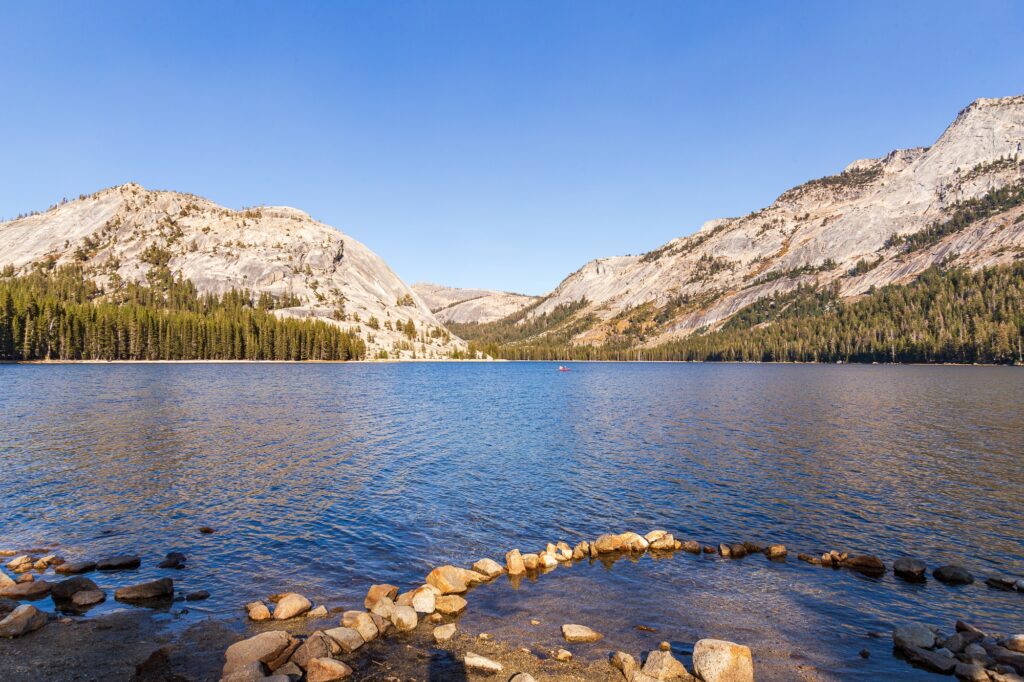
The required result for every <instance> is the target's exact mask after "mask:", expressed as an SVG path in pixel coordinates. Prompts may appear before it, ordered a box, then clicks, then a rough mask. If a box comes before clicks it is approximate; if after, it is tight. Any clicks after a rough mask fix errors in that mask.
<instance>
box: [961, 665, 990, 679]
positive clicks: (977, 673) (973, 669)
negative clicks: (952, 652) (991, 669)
mask: <svg viewBox="0 0 1024 682" xmlns="http://www.w3.org/2000/svg"><path fill="white" fill-rule="evenodd" d="M953 674H954V675H956V677H957V679H958V680H964V681H965V682H989V677H988V673H987V672H985V668H984V666H980V665H977V664H973V663H957V664H956V667H955V668H954V669H953Z"/></svg>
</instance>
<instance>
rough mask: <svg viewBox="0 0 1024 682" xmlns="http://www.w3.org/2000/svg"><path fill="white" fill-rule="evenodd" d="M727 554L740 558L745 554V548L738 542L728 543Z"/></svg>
mask: <svg viewBox="0 0 1024 682" xmlns="http://www.w3.org/2000/svg"><path fill="white" fill-rule="evenodd" d="M729 556H731V557H732V558H733V559H741V558H743V557H745V556H747V548H746V546H745V545H742V544H740V543H738V542H736V543H733V544H731V545H729Z"/></svg>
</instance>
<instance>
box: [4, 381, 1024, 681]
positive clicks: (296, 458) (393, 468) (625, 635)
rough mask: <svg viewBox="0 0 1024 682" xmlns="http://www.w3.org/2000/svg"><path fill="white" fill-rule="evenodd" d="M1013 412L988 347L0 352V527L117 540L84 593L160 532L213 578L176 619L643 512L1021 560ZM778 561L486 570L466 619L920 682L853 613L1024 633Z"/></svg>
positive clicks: (1022, 398)
mask: <svg viewBox="0 0 1024 682" xmlns="http://www.w3.org/2000/svg"><path fill="white" fill-rule="evenodd" d="M1022 405H1024V373H1022V371H1021V370H1019V369H1014V368H985V367H888V366H839V367H837V366H771V365H700V364H576V365H573V371H572V372H569V373H558V372H556V371H555V366H554V365H550V364H546V363H462V364H460V363H436V364H432V363H422V364H414V363H406V364H347V365H250V364H241V365H202V364H175V365H167V364H165V365H57V366H50V365H18V366H13V365H7V366H0V416H2V429H0V462H2V469H0V483H2V485H3V491H4V495H3V497H2V499H0V529H2V530H0V544H3V545H5V546H10V547H12V548H18V547H27V546H34V545H42V544H45V543H48V542H57V543H59V544H60V548H59V553H61V554H62V555H63V556H65V557H66V558H68V559H73V558H98V557H101V556H103V555H107V554H111V553H120V552H127V551H130V552H137V553H140V554H142V555H143V557H144V564H143V567H142V569H141V570H140V571H138V572H135V573H133V574H130V577H129V576H126V575H102V576H100V577H99V578H96V580H97V581H98V582H100V584H101V586H103V587H115V586H118V585H120V584H123V583H124V582H126V581H129V580H131V581H134V580H141V579H143V578H149V577H155V576H158V575H163V574H165V573H168V572H167V571H161V570H159V569H157V568H156V563H157V562H158V560H159V558H160V557H162V556H163V554H165V553H166V552H169V551H172V550H178V551H183V552H185V553H186V554H187V555H188V556H189V568H188V569H186V570H184V571H175V572H170V574H171V575H172V577H174V578H175V580H176V583H177V586H178V588H179V589H180V590H184V591H189V590H194V589H207V590H209V591H210V592H211V593H212V597H211V598H210V599H209V600H208V601H205V602H201V603H198V604H197V605H192V604H190V605H189V608H190V611H191V613H190V614H189V615H188V616H186V617H184V618H181V619H180V620H182V621H185V622H187V621H188V620H189V619H194V618H201V617H206V616H209V615H212V616H214V617H218V618H226V619H236V620H237V619H238V616H239V613H240V606H241V605H242V604H244V603H245V602H247V601H251V600H253V599H257V598H262V597H265V596H266V595H267V594H270V593H272V592H279V591H282V590H284V589H296V590H298V591H302V592H304V593H306V594H308V595H309V596H310V597H311V598H313V599H314V601H316V602H325V603H327V604H328V605H354V604H357V603H361V601H362V595H363V593H364V592H365V589H366V587H367V586H368V585H369V584H370V583H371V582H382V581H387V582H394V583H396V584H400V585H413V584H415V583H416V582H417V581H421V580H422V576H423V575H424V574H425V573H426V572H427V571H428V570H429V568H430V567H432V566H435V565H438V564H441V563H448V562H451V563H461V564H466V563H469V562H472V561H473V560H475V559H477V558H480V557H481V556H492V557H494V558H497V559H499V560H500V559H501V557H502V555H503V554H504V552H505V551H506V550H507V549H508V548H511V547H520V548H522V549H523V550H524V551H526V550H536V549H538V548H540V547H542V546H543V544H544V543H545V542H547V541H549V540H558V539H564V540H566V541H568V542H570V543H575V542H576V541H578V540H580V539H589V538H593V537H594V536H595V535H597V534H599V533H602V532H607V531H619V530H638V531H639V532H641V533H644V532H646V531H647V530H651V529H654V528H665V529H668V530H670V531H672V532H674V533H675V534H676V535H677V537H681V538H683V539H689V538H693V539H698V540H702V541H705V542H708V543H717V542H719V541H740V540H744V539H756V540H761V541H772V542H783V543H785V544H786V545H788V546H789V547H790V549H791V551H792V552H793V555H794V556H795V553H796V552H797V551H816V552H820V551H822V550H825V549H829V548H833V547H834V548H837V549H842V550H849V551H851V552H870V553H875V554H878V555H879V556H881V557H883V559H885V560H886V562H887V563H889V564H891V561H892V560H893V559H895V558H897V557H899V556H905V555H909V556H916V557H920V558H922V559H924V560H925V561H926V562H927V563H928V564H929V565H930V566H931V567H935V566H937V565H939V564H940V563H945V562H958V563H964V564H965V565H966V566H968V567H969V568H971V569H972V570H973V571H974V572H975V573H976V574H978V575H979V576H980V575H986V574H989V573H994V572H999V573H1009V574H1014V575H1018V576H1020V575H1022V574H1024V551H1022V550H1024V546H1022V542H1021V530H1020V529H1021V527H1022V522H1024V511H1022V502H1024V495H1022V493H1021V491H1022V490H1024V467H1022V462H1024V459H1022V457H1024V455H1022V452H1024V409H1022ZM203 525H208V526H212V527H214V528H215V529H216V530H217V532H216V533H214V534H213V535H200V534H199V533H198V532H197V529H198V527H199V526H203ZM794 556H791V557H790V560H789V561H788V562H785V563H782V564H778V563H774V562H768V561H767V560H765V559H764V558H763V557H760V556H754V557H748V558H745V559H743V560H741V561H727V560H722V559H719V558H717V557H692V556H689V555H685V554H679V555H676V556H675V557H674V558H672V559H654V558H651V557H644V558H643V559H641V560H639V561H635V562H630V561H628V560H625V561H620V562H618V563H616V564H615V565H614V566H612V567H611V568H610V569H609V568H606V567H605V566H603V565H602V564H601V563H599V562H598V563H594V564H582V565H576V566H573V567H572V568H559V569H558V570H556V571H555V572H554V573H553V574H551V575H546V576H543V577H541V578H540V579H539V580H537V581H536V582H531V581H524V582H523V583H522V584H521V585H519V586H518V589H517V590H516V592H515V595H514V596H512V594H511V592H512V590H513V587H514V586H513V585H511V584H510V583H509V582H508V581H506V580H504V579H503V580H502V581H499V582H498V583H497V584H494V585H492V586H489V587H487V588H485V589H481V590H477V591H476V592H475V593H474V595H473V597H472V598H471V609H470V611H469V612H468V613H467V615H466V616H465V617H464V621H465V625H466V627H468V628H474V627H475V628H479V629H484V628H486V629H488V630H489V631H491V632H494V633H496V634H498V635H499V636H504V637H508V638H510V639H515V638H519V639H523V640H524V643H527V644H532V645H535V646H537V647H538V648H543V647H552V646H557V645H560V644H559V637H558V632H557V629H558V626H559V625H561V623H563V622H585V623H588V624H591V625H593V626H595V627H597V628H598V629H601V630H603V631H604V632H605V633H606V635H607V639H606V642H605V643H603V644H602V645H601V647H600V649H599V651H597V652H596V653H603V652H605V651H607V650H608V649H610V648H612V647H619V646H621V647H624V648H627V649H629V650H632V651H633V652H634V654H635V653H639V651H640V650H641V649H644V650H646V649H651V648H654V647H655V646H656V644H657V642H658V641H660V640H662V639H670V640H671V641H673V643H674V646H676V647H677V649H678V650H679V651H680V652H682V653H685V652H686V651H687V648H688V647H689V646H690V645H692V642H693V641H694V640H696V639H698V638H700V637H704V636H718V637H725V638H729V639H734V640H736V641H741V642H744V643H748V644H750V645H751V646H752V647H753V648H754V652H755V657H756V659H757V660H758V661H759V662H761V661H763V662H764V670H765V671H766V672H767V673H769V677H770V678H774V679H795V678H797V677H799V676H801V675H804V674H806V675H807V676H813V675H817V676H818V677H825V678H828V677H830V676H833V675H834V676H836V677H840V678H843V679H864V680H867V679H879V678H880V677H886V676H891V675H897V674H899V675H902V676H906V677H907V678H908V679H916V677H920V678H922V679H926V678H927V675H925V674H924V673H920V672H917V671H914V670H912V669H911V668H910V667H909V666H907V665H906V664H904V663H902V662H900V661H897V660H895V659H893V657H892V656H891V652H890V650H891V643H890V642H889V641H887V640H877V639H871V638H869V637H867V636H866V633H868V632H869V631H875V630H885V629H888V628H890V627H891V626H892V625H893V624H896V623H900V622H904V621H907V620H918V621H921V622H925V623H930V624H937V625H943V626H945V627H947V629H948V628H950V627H951V626H952V623H953V621H954V620H955V619H956V618H965V619H968V620H972V621H974V622H977V623H978V624H980V625H983V626H986V627H991V628H994V629H997V630H1001V631H1015V632H1020V631H1024V595H1018V594H1007V593H1002V592H995V591H993V590H990V589H988V588H987V587H985V586H984V585H983V584H981V582H980V581H979V582H978V583H976V584H975V585H972V586H968V587H964V588H949V587H945V586H943V585H940V584H938V583H936V582H934V581H931V582H929V583H928V584H927V585H925V586H912V585H906V584H903V583H900V582H898V581H896V580H894V579H893V577H892V576H891V574H890V575H888V576H887V577H885V578H883V579H881V580H871V579H866V578H862V577H858V576H856V575H854V574H851V573H849V572H847V571H831V570H827V569H820V568H815V567H811V566H808V565H806V564H803V563H801V562H797V561H796V560H795V558H794ZM93 575H95V574H93ZM91 577H92V576H91ZM115 608H124V607H123V606H120V605H118V604H116V602H112V601H111V602H108V603H106V604H104V605H102V606H100V607H98V608H97V609H95V610H94V611H93V612H92V613H102V612H103V611H106V610H111V609H115ZM531 618H538V619H540V620H542V625H541V626H527V625H526V624H527V623H528V621H529V619H531ZM638 624H644V625H647V626H650V627H654V628H656V629H657V630H658V632H657V633H650V632H644V631H639V630H636V629H635V626H636V625H638ZM239 627H244V624H243V623H240V624H239ZM865 647H866V648H868V650H869V651H870V652H871V653H872V656H871V658H870V659H868V660H867V661H864V660H862V659H860V658H859V657H858V656H857V652H858V651H859V650H860V649H861V648H865ZM589 653H595V652H589ZM578 654H579V655H588V650H587V649H580V650H579V651H578ZM595 655H596V654H595Z"/></svg>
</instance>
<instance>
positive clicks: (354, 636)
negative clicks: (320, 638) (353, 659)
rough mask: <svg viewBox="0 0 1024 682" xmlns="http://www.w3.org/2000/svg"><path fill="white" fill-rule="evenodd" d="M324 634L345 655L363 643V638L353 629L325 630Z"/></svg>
mask: <svg viewBox="0 0 1024 682" xmlns="http://www.w3.org/2000/svg"><path fill="white" fill-rule="evenodd" d="M324 634H325V635H327V636H328V637H330V638H331V639H333V640H334V642H335V644H337V645H338V648H339V649H340V650H341V651H343V652H345V653H346V654H350V653H352V652H353V651H355V650H356V649H358V648H359V647H361V646H362V645H363V644H364V643H365V642H364V641H363V636H362V635H360V634H359V632H357V631H356V630H355V629H353V628H346V627H338V628H331V629H330V630H325V631H324Z"/></svg>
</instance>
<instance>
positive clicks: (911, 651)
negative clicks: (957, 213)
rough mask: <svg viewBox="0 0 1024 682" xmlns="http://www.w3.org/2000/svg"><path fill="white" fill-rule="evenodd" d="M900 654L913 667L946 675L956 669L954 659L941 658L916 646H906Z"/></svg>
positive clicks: (938, 654)
mask: <svg viewBox="0 0 1024 682" xmlns="http://www.w3.org/2000/svg"><path fill="white" fill-rule="evenodd" d="M900 653H902V654H903V656H904V657H905V658H906V659H907V660H908V661H910V663H912V664H913V665H916V666H919V667H921V668H924V669H926V670H932V671H934V672H937V673H942V674H943V675H948V674H949V673H951V672H953V670H954V669H956V663H957V662H956V659H954V658H949V657H948V656H943V655H942V654H940V653H937V652H935V651H928V650H927V649H922V648H921V647H918V646H907V647H904V648H902V649H900Z"/></svg>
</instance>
